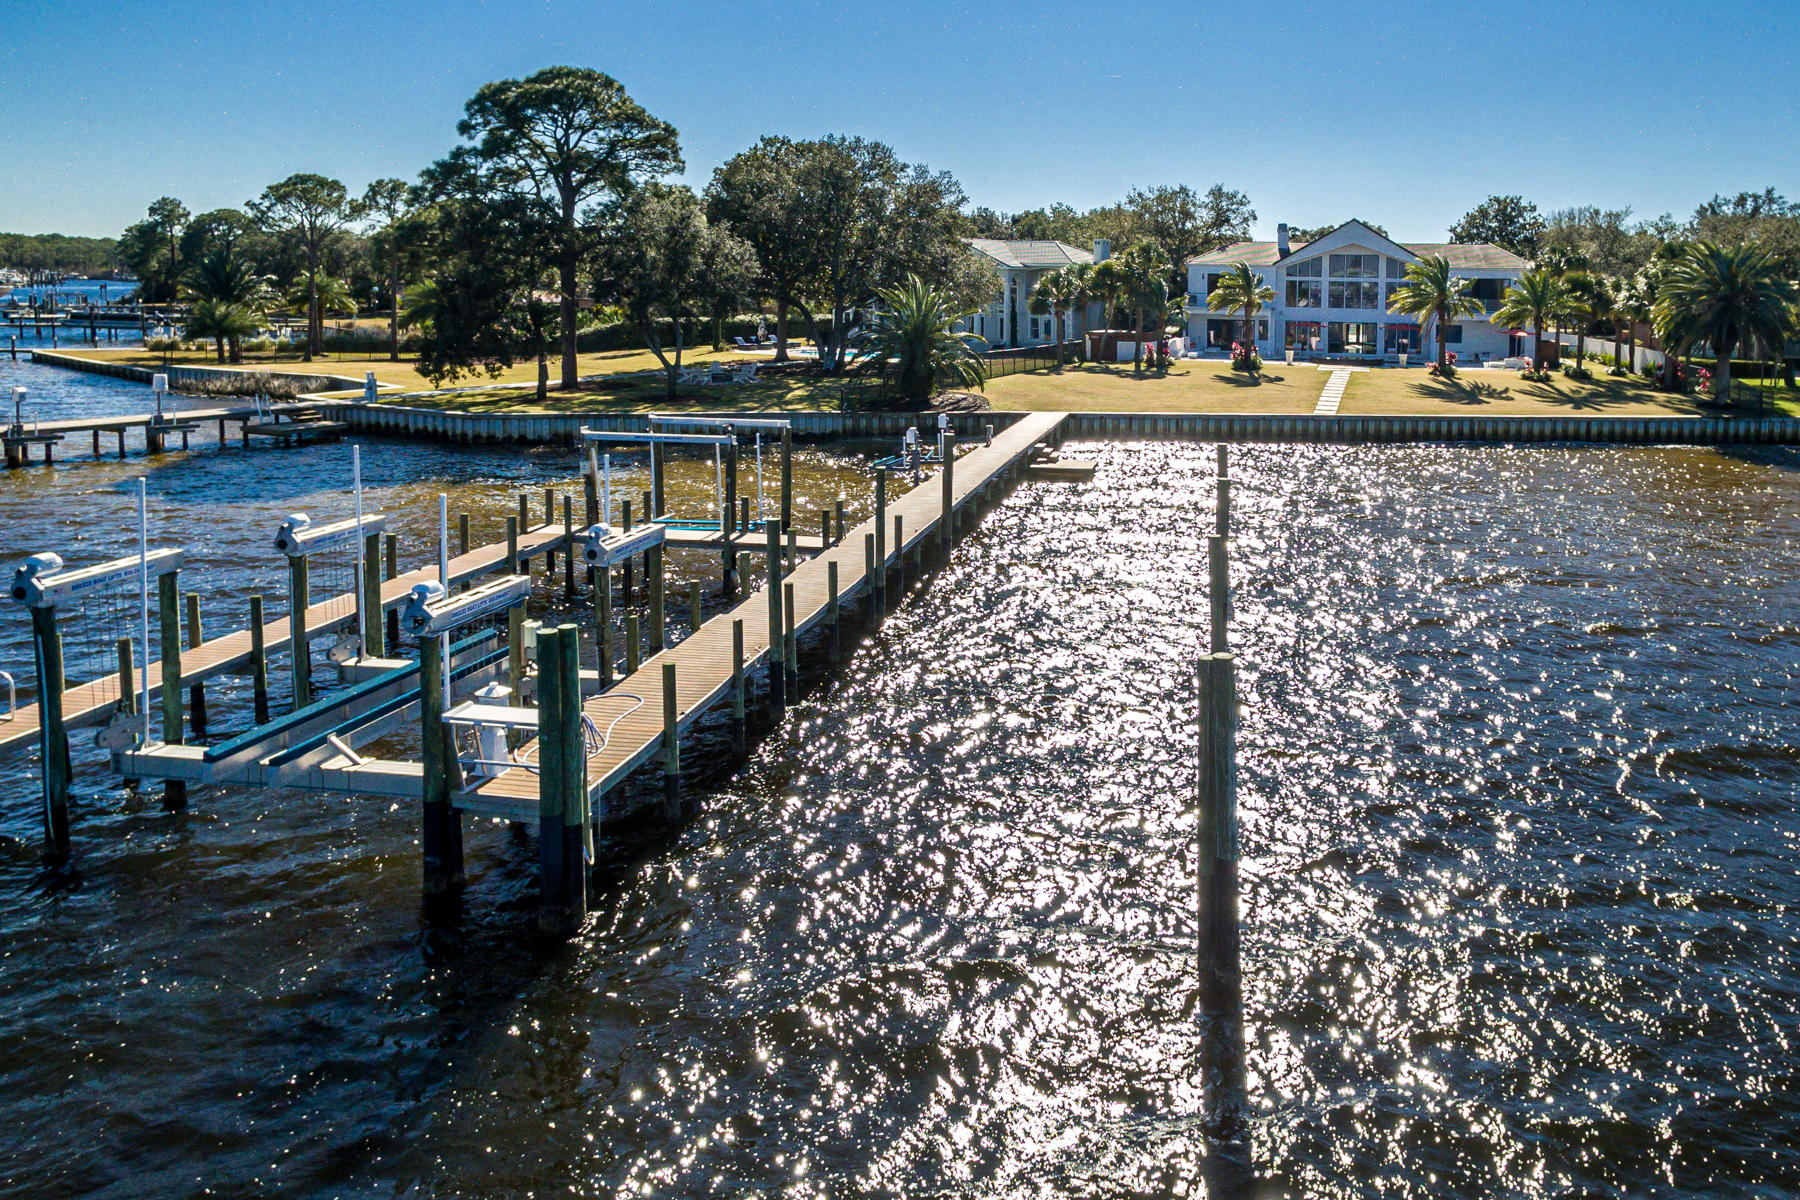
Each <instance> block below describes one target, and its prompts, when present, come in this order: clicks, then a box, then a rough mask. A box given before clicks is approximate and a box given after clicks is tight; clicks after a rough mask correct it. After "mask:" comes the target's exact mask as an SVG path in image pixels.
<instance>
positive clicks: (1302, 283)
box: [1287, 279, 1325, 308]
mask: <svg viewBox="0 0 1800 1200" xmlns="http://www.w3.org/2000/svg"><path fill="white" fill-rule="evenodd" d="M1287 302H1288V307H1289V308H1319V307H1320V306H1322V305H1323V304H1324V303H1325V291H1324V288H1323V287H1322V286H1321V285H1320V283H1319V281H1318V280H1316V279H1290V280H1288V281H1287Z"/></svg>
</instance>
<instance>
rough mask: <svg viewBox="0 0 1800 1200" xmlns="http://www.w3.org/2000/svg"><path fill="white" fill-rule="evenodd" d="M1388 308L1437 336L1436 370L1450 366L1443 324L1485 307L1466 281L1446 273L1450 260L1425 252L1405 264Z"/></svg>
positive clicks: (1481, 310) (1444, 370)
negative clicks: (1414, 321)
mask: <svg viewBox="0 0 1800 1200" xmlns="http://www.w3.org/2000/svg"><path fill="white" fill-rule="evenodd" d="M1388 311H1389V312H1391V313H1399V314H1400V315H1402V316H1407V317H1412V318H1413V319H1414V320H1416V321H1418V322H1419V324H1421V325H1423V326H1424V327H1425V329H1426V330H1427V331H1428V332H1432V333H1435V334H1436V336H1437V365H1438V373H1439V374H1440V375H1441V374H1444V373H1446V372H1447V371H1449V369H1450V347H1449V346H1448V345H1447V344H1446V343H1445V341H1444V327H1445V326H1447V325H1449V324H1450V322H1452V321H1455V320H1459V319H1461V318H1463V317H1478V316H1480V315H1481V314H1482V313H1483V312H1484V311H1485V310H1484V309H1483V308H1482V307H1481V301H1479V300H1477V299H1476V298H1475V297H1474V296H1473V295H1471V294H1470V292H1469V281H1468V280H1466V279H1459V278H1457V277H1456V276H1454V275H1452V274H1450V260H1449V259H1447V258H1445V257H1443V256H1442V255H1439V254H1427V255H1426V256H1425V257H1424V258H1421V259H1420V260H1419V261H1418V262H1414V263H1407V264H1406V276H1405V278H1404V279H1402V280H1401V281H1400V282H1399V283H1397V284H1395V285H1394V293H1393V295H1392V296H1391V297H1389V298H1388Z"/></svg>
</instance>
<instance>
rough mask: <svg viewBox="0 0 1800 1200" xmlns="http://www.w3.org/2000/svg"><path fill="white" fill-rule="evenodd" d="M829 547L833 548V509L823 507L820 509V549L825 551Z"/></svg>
mask: <svg viewBox="0 0 1800 1200" xmlns="http://www.w3.org/2000/svg"><path fill="white" fill-rule="evenodd" d="M829 549H831V510H830V509H829V508H821V509H820V510H819V550H820V552H821V553H823V552H824V551H826V550H829Z"/></svg>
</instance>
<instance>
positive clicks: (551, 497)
mask: <svg viewBox="0 0 1800 1200" xmlns="http://www.w3.org/2000/svg"><path fill="white" fill-rule="evenodd" d="M555 523H556V489H555V488H553V487H547V488H545V489H544V524H546V525H554V524H555Z"/></svg>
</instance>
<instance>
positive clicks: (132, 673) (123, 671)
mask: <svg viewBox="0 0 1800 1200" xmlns="http://www.w3.org/2000/svg"><path fill="white" fill-rule="evenodd" d="M136 658H137V652H136V651H135V650H133V649H132V646H131V639H130V638H128V637H122V638H120V639H119V711H120V712H122V713H125V714H127V715H131V716H135V715H137V710H138V692H137V664H136ZM121 782H123V783H124V784H125V786H126V787H128V788H136V787H137V785H138V781H137V780H136V779H133V778H132V777H130V776H125V777H124V778H123V779H122V780H121Z"/></svg>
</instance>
